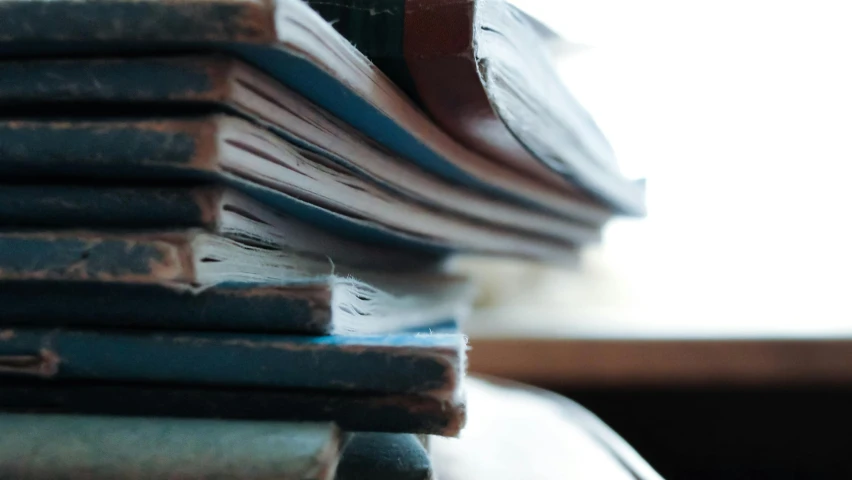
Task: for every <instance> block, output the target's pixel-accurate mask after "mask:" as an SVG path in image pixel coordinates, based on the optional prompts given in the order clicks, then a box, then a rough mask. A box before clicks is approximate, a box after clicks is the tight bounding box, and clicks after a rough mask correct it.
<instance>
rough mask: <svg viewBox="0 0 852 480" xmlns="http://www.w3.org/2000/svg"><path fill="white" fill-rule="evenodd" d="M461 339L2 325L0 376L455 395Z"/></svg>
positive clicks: (448, 334) (450, 334)
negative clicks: (82, 328)
mask: <svg viewBox="0 0 852 480" xmlns="http://www.w3.org/2000/svg"><path fill="white" fill-rule="evenodd" d="M465 343H466V342H465V338H464V336H463V335H461V334H459V333H454V331H453V329H449V330H442V331H435V332H422V333H421V332H412V333H400V334H388V335H380V336H320V337H313V336H285V335H268V334H241V333H224V332H223V333H200V332H173V333H167V332H157V331H136V332H130V331H116V330H109V331H106V330H71V329H50V330H47V329H32V328H13V327H9V328H5V329H3V330H2V331H0V376H3V377H8V378H16V377H17V378H20V377H24V378H27V377H32V378H38V379H42V380H43V381H45V382H50V381H116V382H140V383H145V382H147V383H165V384H175V385H177V384H188V385H192V384H195V385H211V386H216V385H218V386H228V387H254V388H292V389H316V390H324V391H346V392H384V393H399V394H420V395H430V396H433V397H435V398H438V399H444V400H452V399H457V398H460V397H461V381H462V378H463V376H464V367H465V361H464V360H465V348H466V347H465Z"/></svg>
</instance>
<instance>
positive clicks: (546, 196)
mask: <svg viewBox="0 0 852 480" xmlns="http://www.w3.org/2000/svg"><path fill="white" fill-rule="evenodd" d="M0 18H2V20H0V55H3V56H6V57H9V58H11V57H17V58H20V57H23V56H27V57H31V56H36V55H45V56H47V55H52V56H56V55H67V54H71V53H74V54H78V53H85V54H87V55H90V54H102V55H109V54H121V53H126V52H132V53H133V54H139V53H153V52H156V53H158V54H163V53H164V52H186V51H194V52H197V51H205V50H207V51H211V50H212V51H219V52H225V53H229V54H233V55H236V56H238V57H239V58H242V59H244V60H245V61H247V62H248V63H250V64H252V65H254V66H256V67H257V68H259V69H261V70H263V71H264V72H266V73H267V74H269V75H271V76H272V77H273V78H275V79H276V80H278V81H280V82H282V83H283V84H285V85H288V86H289V87H291V88H292V89H293V90H295V91H296V92H298V93H299V94H301V95H303V96H304V97H305V98H307V99H309V100H310V101H312V102H314V103H316V104H317V105H319V106H321V107H323V108H324V109H326V110H327V111H329V112H331V113H332V114H333V115H334V116H336V117H337V118H339V119H341V120H343V121H345V122H346V123H348V124H350V125H352V126H354V127H355V128H357V129H358V130H359V131H361V132H363V133H364V134H366V135H368V136H369V137H371V138H372V139H373V140H375V141H377V142H378V143H380V144H382V145H384V146H385V147H386V148H388V149H390V150H391V151H393V152H395V153H396V154H398V155H400V156H401V157H402V158H405V159H408V160H410V161H412V162H414V163H415V164H417V165H418V166H420V167H421V168H424V169H426V170H429V171H431V172H433V173H434V174H436V175H439V176H442V177H444V178H446V179H448V180H450V181H452V182H455V183H459V184H462V185H466V186H468V187H469V188H473V189H477V190H479V191H481V192H484V193H488V194H491V195H494V196H497V197H499V198H502V199H505V200H507V201H512V202H515V203H516V204H518V205H524V206H528V207H532V208H538V209H541V210H542V211H548V212H551V213H553V214H556V215H565V216H570V215H571V213H572V212H573V211H575V207H576V198H577V195H581V196H582V195H585V194H582V193H580V192H579V190H577V189H576V188H574V187H573V186H571V185H569V184H563V185H559V186H556V185H552V184H550V183H547V182H542V181H541V180H540V179H537V178H534V177H532V176H531V175H529V174H526V173H524V172H519V171H517V170H516V169H514V168H512V167H509V166H506V165H503V164H502V163H500V162H497V161H495V160H494V159H491V158H489V157H487V156H485V155H482V154H480V153H477V152H475V151H474V150H471V149H470V148H468V147H466V146H464V145H462V144H460V143H459V142H457V141H456V140H455V139H453V138H452V137H451V136H450V135H448V134H447V133H446V132H445V131H444V130H443V129H441V128H440V127H438V126H437V125H436V124H434V123H433V121H432V120H431V119H429V118H428V117H427V116H426V115H425V114H424V113H423V112H422V111H421V110H420V108H418V107H417V106H416V105H415V104H414V103H413V102H412V101H411V100H410V99H409V98H408V97H407V96H406V95H405V94H404V93H403V92H402V91H401V90H399V89H398V87H397V86H396V85H394V84H393V83H392V82H391V81H390V80H389V79H388V78H387V77H386V76H385V75H384V74H382V73H381V71H380V70H379V69H378V68H376V67H375V66H374V65H373V64H372V63H370V62H369V60H368V59H367V58H365V57H364V56H363V55H362V54H361V53H360V52H358V51H357V50H356V49H355V48H354V47H353V46H352V45H351V43H350V42H349V41H348V40H346V39H345V38H344V37H342V36H341V35H340V34H339V33H337V32H336V31H335V30H334V29H333V28H332V27H331V26H330V25H329V24H328V23H327V22H326V21H325V20H323V18H322V17H320V16H319V15H318V14H317V13H316V12H314V11H313V10H311V8H310V7H309V6H308V5H307V4H305V3H303V2H302V1H301V0H276V1H270V2H256V1H251V0H236V1H235V0H188V1H181V2H170V1H164V0H140V1H133V2H129V1H124V0H91V1H86V2H79V1H74V0H30V1H17V0H3V1H2V2H0ZM93 24H97V25H98V26H99V28H97V29H94V28H91V26H92V25H93ZM578 178H579V177H578ZM608 193H609V192H608ZM613 198H615V197H613ZM622 203H624V202H622ZM621 206H623V207H625V208H624V209H625V210H627V207H631V206H632V207H636V205H621ZM634 209H635V208H634Z"/></svg>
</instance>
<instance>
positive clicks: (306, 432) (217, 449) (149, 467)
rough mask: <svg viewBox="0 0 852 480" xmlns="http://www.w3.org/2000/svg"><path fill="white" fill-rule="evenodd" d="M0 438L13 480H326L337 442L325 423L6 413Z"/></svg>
mask: <svg viewBox="0 0 852 480" xmlns="http://www.w3.org/2000/svg"><path fill="white" fill-rule="evenodd" d="M0 431H2V432H3V434H2V435H0V477H2V478H9V479H13V478H14V479H16V480H42V479H53V480H61V479H69V480H70V479H75V478H87V479H90V480H123V479H128V480H129V479H139V478H182V479H188V480H189V479H199V480H200V479H210V478H240V479H245V480H272V479H275V480H331V479H333V478H335V471H336V469H337V465H338V461H339V458H340V453H341V450H342V449H343V441H344V438H345V437H344V436H343V434H341V433H340V432H339V431H338V429H337V428H336V427H335V426H334V425H333V424H328V423H307V422H304V423H283V422H249V421H222V420H200V419H198V420H196V419H176V418H124V417H100V416H76V415H26V414H8V413H7V414H0ZM355 447H356V448H357V447H358V444H356V445H355Z"/></svg>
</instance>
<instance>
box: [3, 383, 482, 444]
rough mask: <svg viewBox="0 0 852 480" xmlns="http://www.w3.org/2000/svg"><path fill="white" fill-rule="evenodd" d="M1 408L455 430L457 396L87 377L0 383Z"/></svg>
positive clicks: (459, 413) (459, 415)
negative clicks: (442, 397) (106, 380)
mask: <svg viewBox="0 0 852 480" xmlns="http://www.w3.org/2000/svg"><path fill="white" fill-rule="evenodd" d="M0 410H3V411H14V412H33V413H77V414H88V415H93V414H95V415H98V414H99V415H130V416H146V417H149V416H155V417H156V416H159V417H163V416H168V417H183V418H222V419H232V420H264V421H272V420H277V421H290V420H292V421H314V422H329V421H330V422H334V423H336V424H337V425H339V426H340V427H341V428H342V429H344V430H349V431H375V432H399V433H404V432H414V433H422V434H434V435H444V436H455V435H458V433H459V431H460V430H461V428H462V427H463V426H464V423H465V413H466V412H465V405H464V403H463V402H456V401H449V400H440V399H436V398H434V397H432V396H426V395H388V394H356V393H341V392H319V391H316V390H313V391H306V390H296V389H287V390H272V389H247V388H241V389H233V388H230V389H229V388H215V387H206V388H192V387H188V386H185V385H181V386H177V387H174V388H170V387H166V386H151V385H144V384H135V385H129V384H121V383H113V382H110V383H92V382H85V383H80V382H74V383H61V382H49V383H47V382H43V381H38V380H33V381H12V380H11V379H4V381H3V382H0Z"/></svg>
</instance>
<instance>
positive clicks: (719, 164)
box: [471, 0, 852, 336]
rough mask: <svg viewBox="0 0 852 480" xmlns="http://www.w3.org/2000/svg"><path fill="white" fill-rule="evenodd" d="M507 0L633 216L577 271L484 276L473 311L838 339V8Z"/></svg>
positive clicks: (841, 83) (668, 330) (847, 110)
mask: <svg viewBox="0 0 852 480" xmlns="http://www.w3.org/2000/svg"><path fill="white" fill-rule="evenodd" d="M514 3H515V4H516V5H518V6H520V7H522V8H523V9H525V10H526V11H527V12H529V13H531V14H532V15H533V16H535V17H537V18H539V19H540V20H542V21H543V22H544V23H546V24H547V25H548V26H549V27H551V28H552V29H554V30H556V31H557V32H559V33H560V34H562V35H563V36H564V37H565V38H566V39H567V40H568V42H570V43H569V45H568V46H567V48H563V49H561V53H562V56H561V57H560V59H559V69H560V73H561V74H562V77H563V78H564V80H565V82H566V83H567V84H568V86H569V88H570V89H571V90H572V92H573V93H574V94H575V95H576V96H577V97H578V98H579V100H580V101H581V103H583V104H584V105H585V106H586V108H588V109H589V110H590V111H591V113H592V114H593V116H594V117H595V118H596V120H597V121H598V123H599V125H600V126H601V127H602V129H603V130H604V132H605V133H606V134H607V135H608V137H609V139H610V141H611V143H612V144H613V147H614V149H615V151H616V153H617V155H618V158H619V161H620V163H621V166H622V169H623V171H624V172H625V173H627V174H628V175H629V176H632V177H637V178H639V177H644V178H647V192H648V205H649V211H650V213H649V215H648V217H647V218H646V219H643V220H639V221H622V222H617V223H616V224H614V225H612V226H611V227H610V228H609V229H608V230H607V231H606V233H605V242H604V243H603V245H602V246H601V247H600V248H599V249H596V250H595V251H593V252H590V254H589V255H588V258H587V259H586V261H585V265H584V267H583V269H582V270H581V271H580V272H578V273H571V274H566V273H564V272H558V271H547V270H544V269H542V270H541V271H537V272H536V271H535V270H538V269H530V268H527V267H521V266H515V265H503V266H500V267H493V268H495V269H497V270H498V271H505V272H512V273H514V274H516V276H517V277H516V278H511V279H510V277H511V275H508V274H507V275H498V276H497V277H498V279H497V280H496V281H494V282H491V283H489V285H491V286H492V287H493V289H494V290H493V293H492V291H491V290H487V291H486V297H485V300H486V301H495V300H499V301H497V305H495V308H499V310H501V311H504V310H508V311H509V312H511V313H510V315H512V316H517V315H518V314H523V315H524V316H526V317H528V318H529V329H531V330H535V329H538V328H540V327H541V328H545V329H546V330H551V329H554V328H558V329H563V330H565V331H567V332H577V331H579V332H582V333H585V334H601V335H608V334H617V335H618V334H623V333H625V332H626V331H629V332H631V333H634V334H637V335H640V334H648V335H694V336H703V335H713V336H715V335H770V336H801V335H847V334H849V333H852V305H850V295H849V294H848V288H849V286H850V285H852V280H850V278H849V276H850V272H852V268H850V267H852V253H850V249H849V245H850V244H852V242H850V240H852V227H850V226H849V225H847V221H845V220H844V219H846V218H847V217H848V214H847V209H848V205H849V204H850V201H852V189H850V188H849V186H848V182H849V177H850V174H852V139H850V131H852V88H850V86H852V68H850V64H849V58H850V52H849V50H850V47H852V29H850V28H849V25H850V21H852V4H850V3H849V2H845V1H836V2H828V1H813V2H811V1H808V2H805V1H799V2H784V1H781V2H779V1H755V0H748V1H726V0H722V1H715V2H693V1H686V2H684V1H662V0H648V1H643V2H631V1H615V0H561V1H551V0H514ZM483 268H484V267H483ZM501 269H502V270H501ZM475 271H480V272H483V271H484V270H482V269H481V268H480V265H477V269H476V270H475ZM487 272H488V273H484V274H483V275H482V276H483V278H489V279H493V278H494V276H492V275H491V274H490V272H491V271H490V270H489V271H487ZM537 279H538V280H540V281H538V280H537ZM504 281H506V282H510V283H508V284H506V283H503V282H504ZM516 287H518V288H516ZM519 289H520V290H519ZM498 297H499V299H498ZM488 305H489V304H486V306H488ZM499 313H501V312H500V311H491V312H486V313H485V316H487V317H490V320H489V322H490V324H489V325H485V326H483V328H484V329H485V330H489V329H495V328H499V327H498V326H495V325H494V323H496V322H497V320H494V318H495V317H496V318H497V319H498V320H499V317H500V315H499ZM501 325H502V324H501ZM515 325H516V326H517V322H515ZM480 326H482V325H480V324H478V323H474V324H473V325H471V328H472V329H474V330H475V331H480V330H479V327H480ZM506 328H516V327H512V326H511V325H506ZM485 333H487V332H485ZM521 333H523V332H521Z"/></svg>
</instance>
